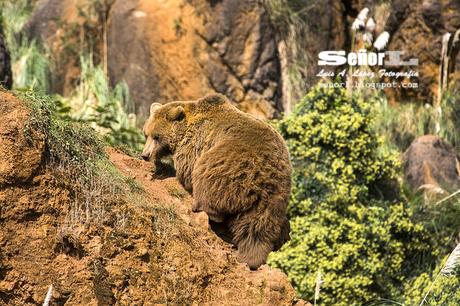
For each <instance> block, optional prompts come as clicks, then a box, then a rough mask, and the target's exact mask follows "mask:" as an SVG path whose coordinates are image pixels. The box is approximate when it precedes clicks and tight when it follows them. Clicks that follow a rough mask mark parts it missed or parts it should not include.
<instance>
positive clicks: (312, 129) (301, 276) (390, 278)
mask: <svg viewBox="0 0 460 306" xmlns="http://www.w3.org/2000/svg"><path fill="white" fill-rule="evenodd" d="M371 112H372V104H371V102H369V101H364V100H362V99H360V98H359V97H357V96H353V97H349V96H348V95H347V94H346V92H345V90H344V89H340V88H334V89H326V88H321V87H316V88H315V89H313V90H312V91H311V92H310V93H309V94H307V95H306V96H305V97H304V99H302V100H301V101H300V102H299V103H298V104H297V105H296V108H295V110H294V112H293V114H292V115H290V116H289V117H287V118H285V119H283V120H281V121H280V122H279V123H278V126H279V130H280V132H281V134H282V135H283V137H284V138H285V139H286V141H287V144H288V147H289V150H290V154H291V158H292V163H293V166H294V173H293V192H292V197H291V201H290V203H289V207H288V214H289V217H290V222H291V240H290V241H289V242H288V243H287V244H286V245H284V246H283V248H282V249H281V250H280V251H279V252H277V253H273V254H271V256H270V257H269V263H270V264H271V265H272V266H275V267H278V268H280V269H282V270H283V271H285V272H286V273H287V275H288V277H289V279H290V280H291V282H292V283H293V285H294V287H295V288H296V290H297V292H298V293H299V294H300V295H301V296H302V297H304V298H306V299H308V300H313V295H314V291H315V283H316V278H317V273H318V271H321V275H322V280H323V282H322V284H321V294H320V296H319V300H318V301H319V303H320V304H323V305H356V304H362V303H365V302H370V301H373V300H377V299H379V298H394V299H400V300H402V293H403V292H402V291H403V284H404V283H405V282H406V281H407V280H408V279H410V278H411V276H413V275H417V271H419V270H418V269H419V267H418V265H419V263H420V262H421V261H425V260H426V261H429V262H432V261H430V260H429V259H430V258H433V256H435V255H436V254H433V253H432V251H431V250H432V241H431V240H430V239H429V236H428V232H427V231H426V230H425V228H424V226H423V225H422V224H418V223H416V222H414V221H413V220H412V211H411V210H410V209H409V207H407V205H405V204H403V203H402V202H401V200H400V196H399V195H398V186H397V184H395V179H396V175H397V173H398V169H399V164H398V161H397V156H396V154H395V153H394V152H388V151H383V152H382V151H381V150H379V148H380V146H381V144H382V139H380V138H379V137H378V136H377V135H376V133H375V132H374V130H373V117H372V115H371Z"/></svg>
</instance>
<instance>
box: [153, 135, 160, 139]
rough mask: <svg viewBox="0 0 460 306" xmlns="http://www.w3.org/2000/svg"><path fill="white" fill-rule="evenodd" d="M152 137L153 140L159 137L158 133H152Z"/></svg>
mask: <svg viewBox="0 0 460 306" xmlns="http://www.w3.org/2000/svg"><path fill="white" fill-rule="evenodd" d="M152 138H153V140H159V139H160V135H158V134H155V135H153V137H152Z"/></svg>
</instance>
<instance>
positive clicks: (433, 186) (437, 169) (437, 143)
mask: <svg viewBox="0 0 460 306" xmlns="http://www.w3.org/2000/svg"><path fill="white" fill-rule="evenodd" d="M459 174H460V164H459V159H458V155H457V153H456V152H455V149H454V148H453V147H452V146H451V145H449V144H448V143H446V142H445V141H444V140H442V139H441V138H439V137H438V136H433V135H426V136H422V137H419V138H417V139H416V140H414V142H413V143H412V144H411V145H410V147H409V148H408V149H407V151H406V152H405V153H404V177H405V180H406V182H407V183H408V185H409V187H410V188H411V190H412V191H413V192H416V191H419V190H426V191H430V192H434V193H445V192H452V191H455V190H457V189H458V188H459V187H460V176H459Z"/></svg>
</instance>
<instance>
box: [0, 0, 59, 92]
mask: <svg viewBox="0 0 460 306" xmlns="http://www.w3.org/2000/svg"><path fill="white" fill-rule="evenodd" d="M32 9H33V5H32V3H31V1H30V0H3V1H0V12H1V27H2V28H3V32H4V34H5V38H6V42H7V47H8V49H9V51H10V55H11V60H12V70H13V82H14V84H13V85H14V87H15V88H34V89H36V90H39V91H42V92H47V91H48V90H49V87H50V84H49V83H50V82H49V81H50V63H49V59H48V56H47V55H46V54H45V50H44V49H45V48H44V47H43V46H42V45H41V44H40V43H38V42H37V41H36V40H30V39H29V38H28V37H27V36H26V34H25V31H24V25H25V24H26V23H27V20H28V18H29V16H30V14H31V13H32Z"/></svg>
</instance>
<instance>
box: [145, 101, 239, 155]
mask: <svg viewBox="0 0 460 306" xmlns="http://www.w3.org/2000/svg"><path fill="white" fill-rule="evenodd" d="M224 105H227V106H229V107H233V106H231V103H230V102H229V101H228V100H227V98H226V97H225V96H223V95H220V94H211V95H207V96H206V97H204V98H201V99H199V100H197V101H182V102H169V103H167V104H163V105H161V104H160V103H153V104H152V105H151V106H150V117H149V119H147V122H146V123H145V125H144V135H145V137H146V139H147V141H146V143H145V147H144V151H143V152H142V155H141V156H142V158H143V159H145V160H148V161H158V160H160V159H161V158H163V157H166V156H168V155H171V154H174V152H175V149H176V146H177V145H178V144H179V143H180V142H181V140H182V139H183V137H184V135H185V133H186V131H187V125H188V124H189V123H192V122H197V121H199V120H200V119H202V118H209V115H211V114H214V115H215V114H216V113H219V110H218V108H219V107H221V106H224ZM224 107H225V106H224ZM235 109H236V108H235Z"/></svg>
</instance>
